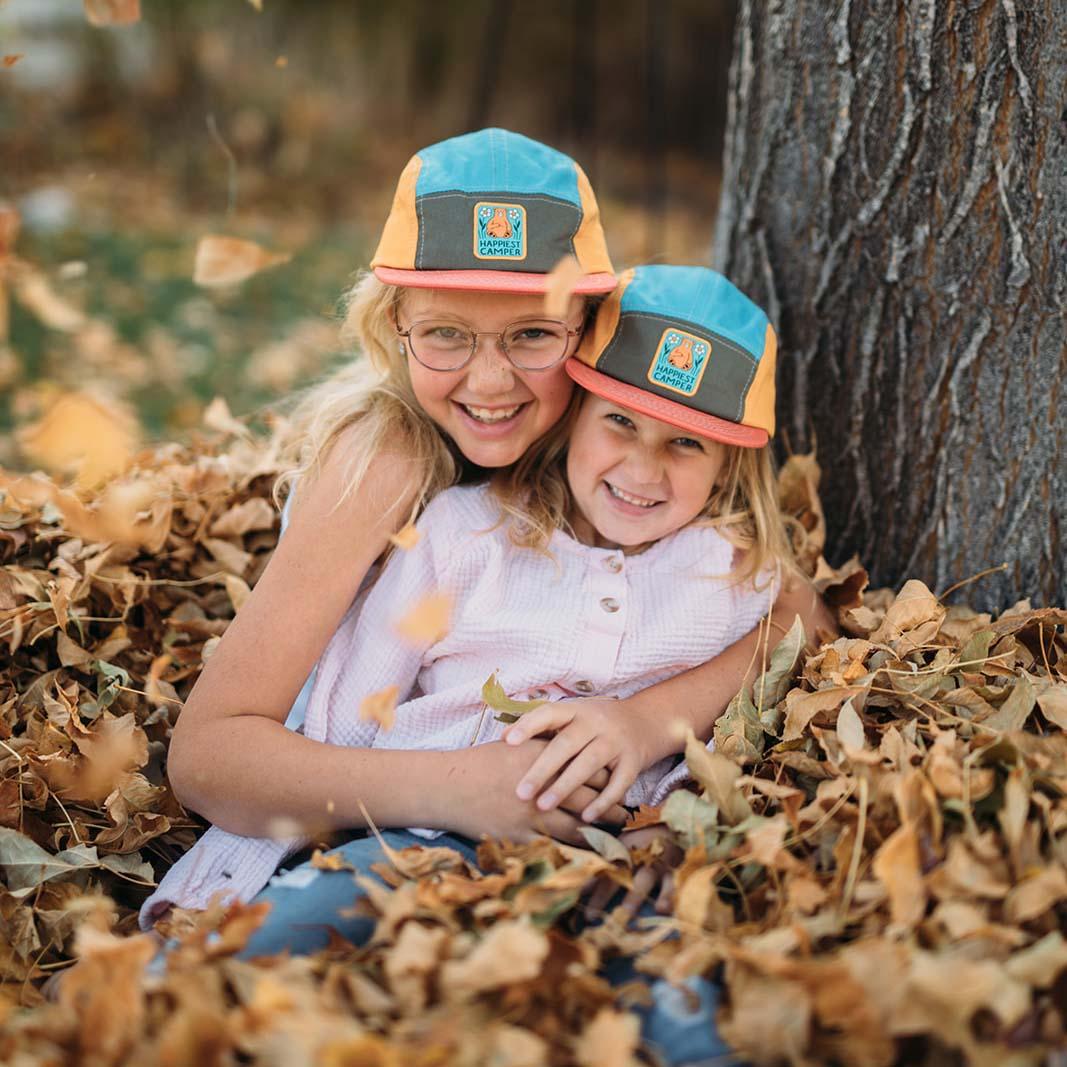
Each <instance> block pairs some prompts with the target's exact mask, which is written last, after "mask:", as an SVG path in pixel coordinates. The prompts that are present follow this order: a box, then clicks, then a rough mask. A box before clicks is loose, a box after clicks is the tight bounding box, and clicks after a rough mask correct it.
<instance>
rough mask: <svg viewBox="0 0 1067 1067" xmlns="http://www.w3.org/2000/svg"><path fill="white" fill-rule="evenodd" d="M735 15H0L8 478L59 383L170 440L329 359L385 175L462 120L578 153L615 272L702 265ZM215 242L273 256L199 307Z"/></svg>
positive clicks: (670, 1)
mask: <svg viewBox="0 0 1067 1067" xmlns="http://www.w3.org/2000/svg"><path fill="white" fill-rule="evenodd" d="M734 6H735V5H734V3H733V0H613V2H610V3H609V2H607V0H543V2H539V3H534V2H532V0H449V2H447V3H431V2H426V0H392V2H388V3H386V2H383V0H316V2H315V3H307V2H299V0H182V2H181V3H175V2H170V0H144V2H143V4H142V20H141V21H140V22H138V23H137V24H134V25H130V26H117V27H104V28H99V27H94V26H91V25H89V24H88V22H87V21H86V18H85V13H84V11H83V5H82V3H81V2H80V0H6V2H4V0H0V57H3V61H2V64H0V204H2V203H3V202H4V201H6V203H7V206H8V208H11V207H13V208H14V209H15V211H17V213H18V216H19V218H20V228H19V231H18V234H17V236H16V237H15V238H14V242H13V247H12V248H11V249H8V251H12V252H13V253H14V254H15V255H17V257H18V261H19V262H20V263H22V264H24V265H28V266H29V267H30V268H32V269H33V271H34V274H35V277H36V278H37V282H36V283H35V284H34V285H33V286H30V287H29V289H26V290H25V291H23V292H22V294H21V296H22V299H11V300H10V301H8V303H10V308H9V315H8V318H9V321H8V322H7V324H6V326H5V324H4V317H3V315H2V314H0V464H7V465H12V464H14V465H19V459H20V457H19V456H18V454H17V452H16V446H15V444H14V438H13V436H12V434H11V433H10V432H8V431H10V430H11V429H12V427H13V426H15V425H17V424H19V423H23V422H25V421H26V420H28V419H30V418H33V417H35V416H36V415H37V414H38V413H39V412H40V410H41V409H42V407H43V406H44V405H46V404H47V402H48V401H49V399H50V398H51V397H53V396H54V395H55V394H56V392H57V391H60V390H66V389H69V388H86V387H90V388H93V389H96V390H99V391H103V392H105V393H106V394H108V395H109V396H111V397H112V398H115V399H118V400H123V401H126V402H128V403H130V404H131V405H132V406H133V407H134V408H135V409H136V411H137V413H138V415H139V417H140V419H141V422H142V424H143V425H144V427H145V430H146V431H147V433H148V434H149V435H150V436H154V437H165V436H175V435H178V436H180V435H181V434H182V433H183V432H185V431H187V430H188V429H189V428H190V427H193V426H195V425H196V424H197V423H198V422H199V420H200V417H201V414H202V411H203V408H204V405H205V404H206V403H207V402H208V401H210V399H211V398H212V397H213V396H216V395H222V396H224V397H226V399H227V400H228V401H229V404H230V407H231V408H232V410H233V411H234V412H235V413H236V414H238V415H242V414H249V413H254V412H255V411H257V410H259V409H260V408H261V406H262V405H264V404H269V403H270V402H271V400H272V399H274V398H276V397H278V396H280V395H282V394H285V393H288V392H290V391H292V390H293V389H294V388H299V387H300V386H301V385H304V384H306V383H307V382H308V381H310V380H312V379H313V378H314V377H315V376H317V375H320V374H321V373H323V372H324V371H325V370H327V369H329V367H330V366H331V365H332V364H333V363H334V361H336V360H337V359H339V358H342V354H341V352H340V350H339V342H338V340H337V322H338V310H339V300H340V297H341V294H342V293H343V291H344V289H345V287H346V285H347V284H348V283H349V282H350V280H351V278H352V276H353V274H354V272H355V271H357V270H358V269H359V268H360V267H361V266H364V265H365V264H366V262H367V260H368V258H369V256H370V253H371V252H372V250H373V247H374V244H375V242H376V239H377V235H378V231H379V229H380V227H381V224H382V222H383V221H384V218H385V215H386V212H387V209H388V205H389V202H390V199H391V197H392V194H393V188H394V183H395V181H396V177H397V175H398V174H399V172H400V169H401V167H402V166H403V164H404V163H405V162H406V161H407V159H408V158H409V157H410V155H411V154H412V153H413V152H414V151H416V150H417V149H418V148H420V147H421V146H423V145H426V144H430V143H433V142H435V141H438V140H442V139H444V138H446V137H449V136H452V135H455V134H457V133H461V132H465V131H467V130H470V129H477V128H479V127H482V126H487V125H496V126H505V127H508V128H511V129H515V130H518V131H521V132H523V133H527V134H529V135H531V136H533V137H537V138H540V139H543V140H545V141H548V142H549V143H551V144H553V145H555V146H558V147H559V148H561V149H563V150H564V151H567V152H569V153H571V154H573V155H574V156H575V157H576V158H577V159H578V160H579V161H580V162H581V163H582V165H583V166H584V167H585V169H586V171H587V172H588V173H589V175H590V178H591V180H592V182H593V184H594V187H595V188H596V190H597V192H598V196H599V199H600V205H601V211H602V214H603V216H604V220H605V224H606V228H607V233H608V237H609V241H610V243H611V251H612V255H613V257H614V260H615V263H616V266H617V267H623V266H626V265H630V264H633V263H636V262H644V261H649V260H660V261H664V260H670V261H674V262H706V261H707V260H708V257H709V254H710V247H711V238H712V226H713V223H714V217H715V210H716V205H717V202H718V195H719V181H720V155H721V144H722V136H723V129H724V126H725V121H726V89H727V70H728V67H729V54H730V46H731V37H732V27H733V19H734ZM208 233H225V234H229V235H233V236H238V237H244V238H248V239H251V240H255V241H258V242H260V243H261V244H263V245H264V246H266V247H268V248H270V249H271V250H275V251H280V252H287V253H291V254H292V258H291V260H290V261H289V262H288V263H287V264H285V265H283V266H280V267H276V268H274V269H272V270H269V271H266V272H264V273H262V274H259V275H257V276H256V277H255V278H253V279H251V280H250V281H249V282H247V283H245V284H244V285H243V286H241V287H239V288H235V289H229V290H225V289H224V290H217V289H211V290H207V289H201V288H198V287H197V286H196V285H194V284H193V281H192V273H193V272H192V265H193V254H194V249H195V247H196V242H197V239H198V237H200V236H202V235H204V234H208ZM2 236H3V235H2V234H0V244H2ZM2 253H3V249H2V248H0V260H2ZM0 287H2V278H0ZM9 288H10V286H9ZM15 295H16V296H18V295H19V294H18V293H17V292H16V294H15ZM2 300H3V296H2V295H0V301H2ZM2 310H3V309H2V308H0V312H2ZM5 334H6V336H5Z"/></svg>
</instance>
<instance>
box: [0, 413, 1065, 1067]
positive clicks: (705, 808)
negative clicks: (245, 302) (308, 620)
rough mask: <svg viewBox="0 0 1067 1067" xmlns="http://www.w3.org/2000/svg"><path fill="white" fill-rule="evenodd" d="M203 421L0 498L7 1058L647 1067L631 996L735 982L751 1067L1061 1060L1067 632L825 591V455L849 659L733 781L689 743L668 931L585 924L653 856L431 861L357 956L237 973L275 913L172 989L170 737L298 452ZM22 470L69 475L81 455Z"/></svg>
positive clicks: (175, 979) (191, 961)
mask: <svg viewBox="0 0 1067 1067" xmlns="http://www.w3.org/2000/svg"><path fill="white" fill-rule="evenodd" d="M70 403H73V404H75V407H74V408H73V409H69V410H68V412H67V415H68V416H70V415H71V411H73V413H74V417H75V418H76V419H82V420H85V419H91V417H92V404H91V402H89V401H86V400H84V399H77V400H72V401H70ZM79 405H80V406H79ZM210 422H211V426H212V429H211V431H210V433H209V434H208V436H206V437H204V438H202V439H199V440H197V441H195V442H194V443H193V444H192V445H189V446H186V447H178V446H166V447H157V448H154V449H150V450H146V451H143V452H141V453H139V454H136V455H133V456H132V457H131V458H130V459H129V467H128V470H127V472H126V473H125V474H124V475H123V476H121V477H120V478H117V479H114V480H112V481H110V482H108V483H107V487H106V488H104V489H103V490H99V491H97V490H92V489H89V488H85V487H83V488H80V489H79V488H77V487H75V488H60V487H59V486H58V485H57V484H56V483H54V482H53V481H51V480H49V479H48V478H46V477H44V476H41V475H38V476H33V477H26V476H21V477H20V476H15V475H8V474H0V478H2V480H0V564H2V568H0V644H2V646H3V659H2V664H3V666H2V670H0V879H2V887H0V933H2V936H0V983H2V984H0V1060H2V1061H3V1062H5V1063H14V1064H36V1063H46V1062H47V1063H50V1064H75V1063H77V1064H99V1065H104V1064H119V1063H154V1062H159V1063H175V1064H176V1063H185V1062H195V1063H215V1064H227V1063H238V1062H254V1063H257V1064H273V1063H278V1064H281V1063H284V1064H298V1063H325V1064H374V1065H392V1064H397V1065H399V1064H427V1065H429V1064H445V1063H449V1064H451V1063H457V1064H483V1063H493V1064H499V1065H502V1067H504V1065H510V1067H526V1065H529V1067H534V1065H540V1064H544V1065H548V1064H570V1063H578V1064H585V1065H589V1067H592V1065H594V1064H595V1065H597V1067H622V1065H627V1064H632V1063H637V1062H654V1059H652V1058H651V1057H652V1054H651V1053H650V1052H649V1051H648V1050H643V1049H642V1048H641V1047H640V1045H639V1040H638V1027H637V1020H636V1017H635V1016H634V1015H633V1014H632V1012H630V1011H629V1010H628V1009H629V1008H630V1007H632V1006H633V1005H634V1004H636V1003H640V1002H641V1001H642V1000H643V999H644V998H645V997H646V995H647V994H646V992H645V989H644V986H643V983H642V981H640V976H645V977H651V976H663V977H666V978H667V979H668V980H671V981H677V980H680V979H682V978H684V977H685V976H687V975H690V974H696V973H707V974H711V975H714V976H716V977H717V978H719V979H720V980H721V981H722V982H723V985H724V995H723V1006H722V1009H721V1012H720V1016H719V1020H718V1022H719V1026H720V1028H721V1031H722V1033H723V1035H724V1036H725V1037H726V1039H727V1040H728V1041H730V1042H731V1044H733V1045H734V1046H735V1047H736V1048H737V1050H738V1053H739V1055H740V1056H741V1057H742V1058H744V1059H745V1060H747V1061H749V1062H752V1063H757V1064H773V1063H792V1064H826V1063H846V1064H849V1065H871V1067H878V1065H888V1064H893V1063H901V1064H903V1063H907V1064H921V1063H927V1064H931V1065H932V1064H952V1063H960V1062H966V1063H972V1064H983V1065H984V1064H988V1065H993V1064H997V1065H1003V1064H1019V1065H1023V1064H1039V1063H1044V1062H1049V1060H1048V1057H1049V1055H1050V1053H1051V1050H1053V1049H1055V1048H1057V1047H1062V1046H1063V1045H1064V1040H1065V1034H1067V943H1065V941H1064V937H1063V926H1064V919H1065V917H1067V800H1065V794H1067V735H1065V733H1064V728H1065V727H1067V640H1065V636H1064V630H1065V625H1067V612H1065V611H1061V610H1054V609H1042V610H1033V609H1031V608H1030V606H1029V605H1027V604H1025V603H1024V604H1020V605H1017V606H1016V607H1014V608H1013V609H1011V610H1010V611H1008V612H1005V613H1004V614H1003V615H1001V616H1000V617H999V618H997V619H991V618H990V617H989V616H987V615H978V614H975V613H973V612H971V611H969V610H967V609H965V608H961V607H951V608H947V607H946V606H945V604H944V603H943V602H942V601H941V600H939V599H938V598H937V597H935V596H934V595H933V594H932V593H931V592H930V591H929V590H927V589H926V587H925V586H923V585H922V584H921V583H918V582H909V583H908V584H907V585H905V587H904V588H903V589H902V590H901V592H900V594H899V595H898V596H896V597H894V596H893V595H892V594H891V593H888V592H886V591H881V592H868V591H865V588H864V587H865V584H866V576H865V574H864V573H863V571H862V569H861V568H860V567H859V566H858V565H857V564H851V565H847V566H846V567H843V568H841V569H840V570H838V571H836V572H835V571H832V570H830V568H828V567H827V566H826V564H825V562H823V561H822V560H821V556H820V548H821V536H822V534H821V531H822V520H821V515H820V512H819V505H818V498H817V492H816V490H817V479H818V472H817V468H816V467H815V465H814V463H813V461H811V460H810V458H794V459H793V460H791V461H790V463H789V464H788V466H787V467H786V469H785V471H784V472H783V476H782V496H783V501H784V503H785V505H786V507H787V508H788V509H789V510H790V511H792V512H793V513H794V514H797V515H799V517H800V519H801V523H802V525H803V526H804V528H805V529H806V531H807V542H806V547H805V559H806V562H807V564H808V566H809V567H810V569H812V570H813V571H815V573H816V581H817V584H818V585H819V586H820V588H821V589H823V590H824V592H825V595H826V596H827V599H828V600H829V601H830V602H831V603H832V605H833V606H834V608H835V610H836V611H837V613H838V617H839V619H840V622H841V625H842V627H843V630H844V631H845V633H846V636H843V637H841V638H839V639H837V640H835V641H833V642H832V643H829V644H825V645H824V646H822V647H821V648H818V649H812V648H804V647H802V643H801V640H800V638H799V633H798V632H797V631H793V632H791V634H790V635H789V636H788V637H787V638H786V640H785V641H783V643H782V644H781V645H780V646H779V648H778V650H776V651H775V652H774V654H773V655H772V656H770V657H769V658H768V659H767V662H766V663H765V672H764V673H763V675H762V677H761V678H760V679H759V680H758V681H757V682H756V683H755V685H754V686H753V687H752V689H751V690H750V691H747V692H745V693H742V694H740V695H739V696H738V698H737V699H736V700H735V701H734V702H733V703H732V705H731V707H730V709H729V711H728V712H727V713H726V715H724V716H723V718H722V719H721V720H720V722H719V724H718V727H717V729H716V739H717V741H718V749H717V752H715V753H714V754H709V753H707V752H706V751H705V750H704V749H703V748H702V747H700V746H698V745H695V744H692V745H691V746H690V761H691V766H692V769H693V771H694V773H695V775H696V778H697V780H698V783H699V788H698V789H696V790H695V791H692V792H689V791H681V792H678V793H676V794H674V795H673V796H672V797H671V798H670V799H669V800H668V802H667V803H666V804H665V805H664V806H663V808H662V809H661V810H658V811H654V810H643V811H642V812H641V813H640V814H639V816H638V821H639V822H640V823H641V824H643V825H647V824H655V823H657V822H659V823H662V824H664V825H665V826H666V827H667V828H668V829H669V832H670V835H671V836H672V837H673V838H674V840H675V841H676V842H677V843H678V844H679V845H680V846H681V849H682V851H681V852H680V853H679V855H680V856H681V857H682V858H681V859H680V865H679V866H678V867H677V869H676V870H675V872H674V878H675V886H676V890H675V895H674V899H673V911H672V913H671V914H670V915H667V916H663V917H658V918H655V919H646V920H641V921H638V922H637V923H635V924H631V925H630V926H627V925H626V924H625V923H624V922H623V921H622V920H621V919H620V918H619V917H618V916H617V915H614V916H613V915H609V917H608V919H607V920H606V921H605V922H603V923H600V924H596V925H586V926H584V927H583V926H582V925H581V924H579V923H578V922H577V921H576V919H577V917H578V913H579V911H580V908H581V902H582V894H583V892H585V891H587V890H588V889H590V888H591V887H593V886H595V885H597V884H602V883H603V881H604V879H609V880H611V881H614V882H615V883H617V884H618V885H620V886H626V885H628V884H629V883H630V881H631V879H632V878H633V877H634V875H635V872H636V871H637V870H639V869H640V868H641V867H642V866H645V865H651V864H655V863H657V862H661V860H662V851H661V846H660V845H658V844H653V845H648V846H646V847H644V848H641V849H634V850H633V851H627V849H626V848H625V847H623V846H621V845H620V844H619V843H618V842H617V841H616V840H615V839H613V838H610V837H608V835H600V836H597V835H592V836H591V843H592V844H593V845H594V846H595V847H594V849H591V850H579V849H575V848H571V847H567V846H561V845H558V844H555V843H553V842H550V841H547V840H540V841H537V842H534V843H532V844H527V845H521V846H513V845H509V844H506V843H499V842H485V843H483V845H482V847H481V850H480V853H479V867H478V868H475V867H473V866H471V865H469V864H468V863H466V862H465V861H464V860H463V859H462V858H461V857H460V856H458V855H457V854H455V853H453V852H451V851H450V850H447V849H435V848H425V849H409V850H406V851H405V852H403V853H396V854H393V855H392V857H391V860H392V862H391V863H390V864H387V865H383V867H382V871H383V874H384V876H385V878H386V882H387V884H386V885H382V884H380V883H375V882H373V881H365V882H364V883H363V884H364V886H365V888H366V889H367V890H368V892H369V896H368V898H367V901H366V902H365V903H364V904H363V905H361V906H362V907H364V908H366V909H367V910H369V912H370V913H371V914H372V915H373V916H374V917H376V919H377V928H376V932H375V935H374V937H373V939H372V941H371V942H370V943H369V944H368V945H367V946H365V947H362V948H356V947H353V946H351V945H348V944H345V943H342V942H340V941H338V942H337V943H336V944H334V945H333V946H332V947H331V948H330V949H329V950H327V951H324V952H321V953H319V954H318V955H316V956H314V957H311V958H305V959H295V960H288V959H280V958H279V959H267V960H262V961H259V962H256V963H249V962H243V961H238V960H235V959H234V958H233V955H234V953H235V952H236V951H238V950H239V949H240V947H241V946H242V945H243V943H244V941H245V940H246V938H247V936H248V934H249V932H250V931H251V929H253V928H254V926H255V925H256V924H257V923H258V921H260V918H261V916H260V915H259V914H258V912H257V911H256V909H254V908H249V907H235V908H232V909H229V910H224V909H218V910H216V911H215V912H212V913H208V914H205V915H201V916H198V917H194V916H180V917H179V920H178V921H177V922H175V923H174V924H173V928H172V932H173V933H179V934H181V935H182V936H183V938H184V941H183V944H182V947H181V948H180V949H179V950H178V951H176V952H175V953H174V954H173V955H172V957H171V958H170V962H169V966H168V968H167V970H166V973H164V974H162V975H150V974H147V973H146V971H145V964H146V963H147V961H148V960H149V959H150V957H151V956H152V955H153V954H154V952H155V945H154V943H153V941H152V940H151V939H150V938H148V937H146V936H144V935H141V934H138V933H137V932H136V923H135V912H136V908H137V906H138V904H139V903H140V901H141V900H143V899H144V896H145V895H146V893H147V892H148V888H147V887H148V886H150V885H151V884H152V883H153V881H154V880H155V879H156V878H157V877H158V876H159V874H160V873H161V872H162V871H163V870H164V869H165V868H166V866H167V865H168V864H169V863H170V862H172V861H173V860H174V859H175V857H176V856H178V855H179V854H180V853H181V852H182V851H183V850H185V849H186V848H188V847H189V845H190V844H191V843H192V842H193V841H194V839H195V837H196V834H197V832H198V827H197V824H196V822H195V820H193V819H191V818H189V817H188V816H187V815H186V814H185V813H184V812H183V811H182V809H181V807H180V806H179V804H178V803H177V802H176V800H175V799H174V797H173V795H172V794H171V792H170V790H169V787H168V785H167V781H166V778H165V774H164V766H165V756H166V746H167V740H168V735H169V731H170V729H171V727H172V725H173V722H174V720H175V717H176V716H177V714H178V713H179V710H180V707H181V700H182V698H183V696H184V695H186V694H187V692H188V690H189V688H190V687H191V685H192V683H193V682H194V681H195V679H196V676H197V673H198V671H199V670H200V667H201V665H202V663H203V662H204V660H205V659H206V658H207V657H209V656H210V654H211V651H212V649H213V647H214V645H215V644H216V643H217V641H218V640H219V637H220V636H221V634H222V633H223V632H224V631H225V628H226V625H227V622H228V620H229V619H230V618H231V617H232V615H233V612H234V610H235V609H236V608H238V607H239V606H240V604H241V602H242V599H243V598H244V597H245V596H246V595H247V593H248V590H249V588H250V586H251V584H252V583H254V581H255V579H256V577H257V575H258V574H259V573H261V571H262V568H263V566H264V565H265V563H266V561H267V559H268V558H269V553H270V551H271V549H272V547H273V545H274V542H275V538H276V531H277V520H276V514H275V511H274V509H273V507H272V505H271V504H270V503H269V493H270V487H271V484H272V481H273V477H274V475H275V474H276V472H277V470H278V466H279V448H280V440H281V437H282V434H283V432H284V426H283V425H282V424H280V423H279V424H278V426H277V427H276V430H275V433H274V434H273V435H272V436H270V437H269V438H253V437H251V436H250V435H249V434H248V433H247V431H245V430H244V428H243V427H242V426H241V425H240V424H239V423H238V422H236V421H235V420H233V419H231V418H230V417H229V416H228V413H227V412H226V410H225V408H224V406H222V405H216V406H214V407H213V409H212V411H211V413H210ZM64 424H65V422H64ZM23 444H24V447H27V448H29V449H31V450H32V449H33V448H36V449H37V450H38V454H42V453H41V450H42V449H43V450H44V452H45V453H47V452H48V449H49V448H52V449H53V453H52V459H53V460H55V458H56V456H55V454H54V453H55V450H57V449H58V450H59V451H60V452H61V451H62V447H61V446H62V434H59V433H58V432H57V431H56V429H55V427H54V426H53V427H51V428H50V427H49V426H48V424H47V423H42V424H39V425H38V426H37V427H35V428H31V429H30V430H29V431H28V432H27V435H26V436H24V437H23ZM212 931H214V932H215V934H216V935H217V936H209V935H210V934H211V932H212ZM218 935H221V936H218ZM619 956H624V957H631V958H633V959H634V960H635V962H636V966H637V970H638V972H640V975H639V980H638V981H636V982H635V983H631V984H630V985H628V986H624V987H623V988H621V989H612V988H611V987H610V986H609V985H608V984H607V983H606V982H605V981H604V979H603V978H601V977H599V976H598V973H597V972H598V969H599V967H600V965H601V964H602V963H603V962H604V961H607V960H609V959H611V958H614V957H619ZM74 957H80V962H79V963H78V964H77V965H76V966H75V967H73V968H72V969H69V970H68V971H67V973H66V975H65V977H64V981H62V982H61V983H59V994H58V1000H57V1001H55V1002H47V1001H46V1000H45V999H44V998H43V996H42V993H41V991H40V990H41V986H42V984H43V983H44V981H45V980H46V979H47V978H48V977H49V976H50V975H52V974H54V973H56V972H57V971H59V970H63V969H66V968H68V966H69V962H70V960H71V959H72V958H74Z"/></svg>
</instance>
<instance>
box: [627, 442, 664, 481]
mask: <svg viewBox="0 0 1067 1067" xmlns="http://www.w3.org/2000/svg"><path fill="white" fill-rule="evenodd" d="M626 470H627V473H628V474H629V475H630V477H631V478H633V479H634V481H635V482H636V483H637V485H643V486H658V485H659V484H660V482H661V481H662V480H663V463H662V462H661V460H660V455H659V451H658V449H655V448H652V447H650V446H649V445H644V444H641V442H639V441H635V442H634V443H633V446H632V447H631V449H630V450H629V452H628V454H627V456H626ZM635 488H636V486H635Z"/></svg>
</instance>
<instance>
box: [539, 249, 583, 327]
mask: <svg viewBox="0 0 1067 1067" xmlns="http://www.w3.org/2000/svg"><path fill="white" fill-rule="evenodd" d="M581 277H582V268H581V267H580V266H579V265H578V260H577V259H575V258H574V256H572V255H566V256H564V257H563V258H562V259H561V260H560V261H559V262H558V263H557V264H556V265H555V266H554V267H553V268H552V270H551V271H550V272H549V274H548V278H547V279H546V288H545V314H546V315H548V316H549V317H550V318H553V319H562V318H563V317H564V316H565V315H566V314H567V310H568V309H569V307H570V302H571V296H572V295H573V294H574V287H575V286H576V285H577V284H578V280H579V279H580V278H581Z"/></svg>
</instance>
